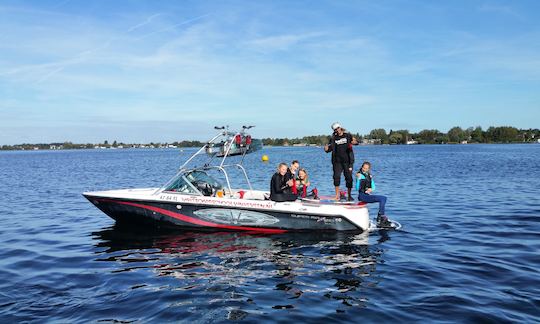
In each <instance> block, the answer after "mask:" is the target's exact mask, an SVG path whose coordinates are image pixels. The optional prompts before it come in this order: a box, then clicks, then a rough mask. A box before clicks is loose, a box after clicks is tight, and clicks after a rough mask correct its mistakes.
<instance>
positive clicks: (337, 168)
mask: <svg viewBox="0 0 540 324" xmlns="http://www.w3.org/2000/svg"><path fill="white" fill-rule="evenodd" d="M332 166H333V168H334V187H335V188H336V200H339V185H340V184H341V172H342V165H341V163H339V162H336V163H333V164H332Z"/></svg>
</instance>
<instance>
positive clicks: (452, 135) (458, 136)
mask: <svg viewBox="0 0 540 324" xmlns="http://www.w3.org/2000/svg"><path fill="white" fill-rule="evenodd" d="M466 138H467V135H466V134H465V131H464V130H463V129H462V128H461V127H458V126H456V127H452V128H450V130H449V131H448V141H449V142H452V143H460V142H461V141H464V140H465V139H466Z"/></svg>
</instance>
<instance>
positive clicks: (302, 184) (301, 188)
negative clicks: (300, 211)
mask: <svg viewBox="0 0 540 324" xmlns="http://www.w3.org/2000/svg"><path fill="white" fill-rule="evenodd" d="M294 184H295V186H296V193H297V194H298V197H301V198H306V197H307V198H312V199H319V197H318V195H317V188H313V190H311V191H310V192H308V187H309V186H310V185H311V183H310V182H309V177H308V173H307V171H306V169H303V168H302V169H300V170H298V178H297V179H295V181H294Z"/></svg>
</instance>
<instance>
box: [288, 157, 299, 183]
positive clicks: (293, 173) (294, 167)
mask: <svg viewBox="0 0 540 324" xmlns="http://www.w3.org/2000/svg"><path fill="white" fill-rule="evenodd" d="M299 168H300V162H298V160H293V161H292V162H291V166H290V167H289V168H288V169H287V173H286V174H285V177H286V178H287V180H289V179H296V178H297V171H298V169H299Z"/></svg>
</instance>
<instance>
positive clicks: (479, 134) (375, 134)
mask: <svg viewBox="0 0 540 324" xmlns="http://www.w3.org/2000/svg"><path fill="white" fill-rule="evenodd" d="M351 135H352V136H353V138H356V139H357V140H358V143H359V145H418V144H438V145H442V144H510V143H524V144H525V143H540V130H539V129H536V128H535V129H533V128H529V129H518V128H516V127H511V126H500V127H493V126H491V127H489V128H488V129H487V130H483V129H482V127H480V126H477V127H469V128H466V129H463V128H461V127H458V126H456V127H452V128H451V129H449V130H448V132H446V133H443V132H441V131H439V130H437V129H424V130H422V131H420V132H418V133H412V132H410V131H409V130H407V129H400V130H390V131H389V132H388V133H387V132H386V130H385V129H383V128H377V129H373V130H372V131H371V132H369V134H366V135H360V134H359V133H352V132H351ZM330 139H331V136H330V135H310V136H304V137H296V138H269V137H267V138H262V142H263V145H264V146H282V147H288V146H289V147H306V146H323V145H325V144H327V143H329V141H330ZM205 143H206V142H201V141H189V140H183V141H174V142H171V143H169V142H164V143H161V142H157V143H154V142H150V143H123V142H117V141H113V142H112V143H109V141H107V140H106V141H104V142H103V143H73V142H63V143H39V144H30V143H23V144H16V145H2V146H0V150H2V151H13V150H17V151H31V150H76V149H128V148H148V149H163V148H189V147H201V146H203V145H204V144H205Z"/></svg>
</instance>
